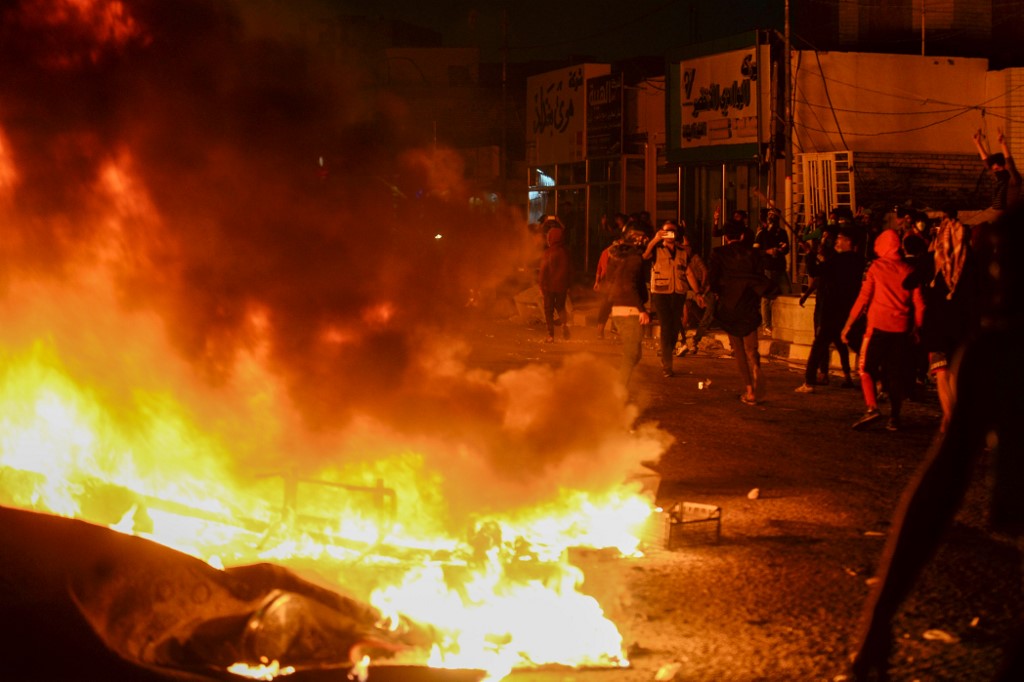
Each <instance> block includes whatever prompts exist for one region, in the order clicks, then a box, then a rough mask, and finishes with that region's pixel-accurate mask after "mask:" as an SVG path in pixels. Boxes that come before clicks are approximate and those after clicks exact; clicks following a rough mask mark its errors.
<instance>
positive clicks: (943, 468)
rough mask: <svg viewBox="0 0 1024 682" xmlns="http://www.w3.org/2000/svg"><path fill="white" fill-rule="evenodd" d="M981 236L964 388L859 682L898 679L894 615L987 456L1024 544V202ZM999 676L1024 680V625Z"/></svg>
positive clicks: (918, 495)
mask: <svg viewBox="0 0 1024 682" xmlns="http://www.w3.org/2000/svg"><path fill="white" fill-rule="evenodd" d="M978 230H979V234H978V235H977V239H976V241H975V243H976V245H977V257H978V259H979V262H980V264H981V268H980V270H981V273H983V274H982V277H981V279H980V281H979V283H978V286H979V291H980V295H979V296H978V307H977V311H978V314H977V317H976V320H975V323H974V324H973V325H972V331H971V332H970V333H969V334H968V335H967V336H966V337H965V341H964V342H963V343H962V344H961V345H960V346H959V348H958V349H957V351H956V352H955V353H954V357H953V361H952V363H951V373H952V377H953V383H954V386H955V391H954V393H955V396H954V399H953V406H952V411H951V414H950V418H949V423H948V425H947V426H946V429H945V432H939V433H938V435H937V437H936V440H935V441H934V442H933V443H932V445H931V447H930V448H929V450H928V453H927V456H926V458H925V461H924V462H923V463H922V465H921V467H920V468H919V470H918V471H917V472H916V474H915V476H914V478H913V479H912V480H911V482H910V484H909V485H908V487H907V489H906V490H905V491H904V494H903V497H902V498H901V501H900V504H899V507H898V509H897V512H896V514H895V517H894V523H893V532H892V533H891V534H890V535H889V537H888V539H887V541H886V544H885V547H884V549H883V551H882V556H881V559H880V561H879V566H878V570H877V574H876V575H877V577H878V578H879V581H878V582H877V583H876V584H875V586H874V588H873V591H872V593H871V594H870V596H869V598H868V601H867V602H866V604H865V607H864V611H863V617H862V624H861V629H860V632H859V634H858V640H857V645H856V650H855V652H854V653H853V655H852V657H851V661H852V667H851V671H850V672H851V676H852V678H853V679H854V680H857V681H864V680H886V679H888V669H889V654H890V652H891V650H892V646H893V633H892V620H893V617H894V616H895V614H896V613H897V611H898V610H899V608H900V606H901V605H902V603H903V601H904V600H905V599H906V597H907V595H908V594H909V592H910V591H911V589H912V588H913V586H914V584H915V582H916V580H917V578H918V576H919V575H920V573H921V571H922V569H923V568H924V566H925V565H926V564H927V563H928V562H929V561H930V560H931V559H932V557H933V556H934V554H935V552H936V550H937V548H938V546H939V544H940V543H941V542H942V538H943V535H944V533H945V531H946V530H947V529H948V528H949V526H950V525H951V524H952V521H953V519H954V517H955V516H956V513H957V511H958V509H959V508H960V506H961V504H962V503H963V500H964V497H965V495H966V493H967V490H968V487H969V483H970V480H971V475H970V474H971V471H972V469H973V468H974V467H975V466H977V465H978V463H979V460H981V459H982V457H981V455H983V454H985V455H986V457H985V458H984V459H985V460H987V461H991V462H992V464H993V467H994V468H993V471H992V473H993V474H994V475H993V477H992V480H993V490H992V494H991V503H990V508H989V523H990V525H991V527H992V529H993V530H995V531H998V532H1000V533H1003V534H1006V535H1009V536H1011V537H1013V538H1015V539H1016V542H1017V547H1018V550H1020V549H1022V548H1024V545H1022V543H1021V539H1022V538H1024V495H1022V494H1021V491H1022V490H1024V437H1022V436H1024V429H1022V426H1021V415H1024V392H1022V391H1021V387H1022V386H1024V363H1021V361H1020V358H1019V355H1020V342H1021V338H1022V334H1024V315H1022V313H1024V305H1022V300H1021V293H1022V286H1021V270H1020V268H1019V267H1016V265H1017V263H1016V261H1017V259H1018V258H1019V254H1020V253H1021V249H1022V248H1024V245H1022V244H1021V236H1022V235H1024V204H1022V203H1020V202H1018V203H1016V204H1014V205H1013V206H1012V208H1010V209H1008V211H1007V212H1006V213H1005V214H1003V215H1002V216H1001V217H1000V218H999V219H998V220H997V221H996V222H995V223H991V224H984V225H981V226H979V228H978ZM1014 644H1015V647H1012V648H1009V649H1008V652H1009V653H1008V656H1007V657H1006V659H1005V660H1004V661H1003V670H1002V672H1001V673H1000V674H999V676H998V677H997V678H996V679H997V680H998V681H999V682H1010V681H1011V680H1014V681H1016V680H1022V679H1024V631H1019V632H1017V633H1015V642H1014Z"/></svg>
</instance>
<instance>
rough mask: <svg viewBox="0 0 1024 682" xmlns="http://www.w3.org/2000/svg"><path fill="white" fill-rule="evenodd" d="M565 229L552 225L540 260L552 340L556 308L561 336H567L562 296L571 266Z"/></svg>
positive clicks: (545, 304) (567, 328) (540, 275)
mask: <svg viewBox="0 0 1024 682" xmlns="http://www.w3.org/2000/svg"><path fill="white" fill-rule="evenodd" d="M563 236H564V231H563V230H562V228H561V227H552V228H551V229H549V230H548V233H547V242H548V247H547V248H546V249H544V254H543V255H542V256H541V260H540V273H539V280H540V282H539V284H540V290H541V293H543V294H544V322H545V323H546V324H547V327H548V336H547V339H545V340H546V341H547V342H549V343H550V342H551V341H554V340H555V311H556V310H557V311H558V319H559V321H561V323H562V336H563V337H564V338H566V339H567V338H569V318H568V315H567V314H566V310H565V306H566V304H565V299H566V296H567V295H568V293H569V285H570V284H571V283H572V269H571V267H570V262H569V252H568V251H567V250H566V248H565V244H564V243H563Z"/></svg>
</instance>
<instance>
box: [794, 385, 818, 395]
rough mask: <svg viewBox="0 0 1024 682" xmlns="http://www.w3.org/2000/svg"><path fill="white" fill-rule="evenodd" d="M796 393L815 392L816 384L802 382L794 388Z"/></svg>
mask: <svg viewBox="0 0 1024 682" xmlns="http://www.w3.org/2000/svg"><path fill="white" fill-rule="evenodd" d="M794 390H795V392H796V393H814V386H811V385H810V384H800V385H799V386H797V387H796V389H794Z"/></svg>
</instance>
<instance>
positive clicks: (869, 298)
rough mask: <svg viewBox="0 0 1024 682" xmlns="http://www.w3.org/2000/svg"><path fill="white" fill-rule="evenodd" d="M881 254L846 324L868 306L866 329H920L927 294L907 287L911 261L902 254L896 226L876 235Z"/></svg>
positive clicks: (904, 330) (876, 249)
mask: <svg viewBox="0 0 1024 682" xmlns="http://www.w3.org/2000/svg"><path fill="white" fill-rule="evenodd" d="M875 253H876V254H877V255H878V258H876V259H875V260H874V261H872V262H871V265H870V266H869V267H868V271H867V274H866V275H865V277H864V283H863V284H861V287H860V294H858V296H857V300H856V302H855V303H854V304H853V308H851V309H850V315H849V317H848V318H847V322H846V324H847V326H850V325H852V324H853V322H854V320H856V319H857V318H858V317H860V316H861V314H862V313H863V312H864V310H865V308H866V309H867V315H868V319H867V333H870V332H871V331H872V330H873V329H877V330H879V331H884V332H908V331H911V330H912V329H919V328H920V327H921V323H922V322H923V321H924V297H923V296H922V295H921V288H920V287H914V288H913V289H910V290H907V289H906V288H904V286H903V282H904V280H906V279H907V276H908V275H910V273H911V272H913V268H911V267H910V264H909V263H907V262H906V261H905V260H903V256H901V255H900V236H899V234H898V233H897V232H896V231H895V230H885V231H884V232H882V233H881V234H880V235H878V238H877V239H875Z"/></svg>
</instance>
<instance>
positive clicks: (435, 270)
mask: <svg viewBox="0 0 1024 682" xmlns="http://www.w3.org/2000/svg"><path fill="white" fill-rule="evenodd" d="M286 6H289V5H288V3H278V4H277V5H273V6H271V5H267V4H266V3H264V4H263V5H262V8H263V9H264V10H268V11H269V9H272V7H286ZM259 18H260V19H261V20H262V21H263V23H260V22H257V21H255V19H254V18H253V17H245V16H243V15H242V14H240V13H239V11H238V9H237V7H236V6H235V5H234V4H232V3H229V2H224V1H218V0H176V1H175V2H173V3H168V2H161V1H157V0H152V1H150V0H125V1H123V2H95V3H72V2H69V1H65V0H34V1H27V0H26V1H25V2H20V3H15V4H8V5H7V7H6V9H5V10H4V14H3V17H2V21H3V28H2V34H0V59H2V60H3V63H4V65H5V67H4V69H2V70H0V211H2V216H3V220H4V222H5V230H6V231H7V232H8V234H7V238H6V239H5V240H4V241H3V243H2V245H0V249H2V251H0V253H2V257H3V259H4V268H3V274H2V275H0V277H2V278H3V279H2V281H0V285H2V286H3V291H2V292H0V293H3V294H6V295H8V296H10V295H11V293H12V291H13V290H14V288H16V287H15V285H16V283H18V282H22V281H26V280H33V281H39V282H47V281H50V282H59V281H62V280H64V279H65V278H67V277H68V276H69V273H72V272H81V271H82V270H83V269H88V268H90V267H93V266H102V267H103V268H104V270H103V271H104V272H107V273H109V274H110V277H111V280H112V287H113V290H114V295H113V300H114V301H115V303H113V305H116V306H119V307H120V309H122V310H124V311H131V312H133V314H144V315H149V316H154V317H155V319H158V320H160V322H161V328H162V330H163V333H164V334H165V335H166V339H167V343H168V347H169V348H170V352H172V353H173V354H174V356H175V362H181V363H183V364H184V366H187V367H188V368H190V371H191V372H193V373H194V376H195V377H196V378H197V380H198V381H200V383H201V384H202V385H203V386H205V387H207V388H208V389H209V390H210V391H211V392H212V393H211V395H212V394H213V393H215V392H216V391H218V390H229V389H233V390H237V389H238V387H239V386H240V385H243V384H245V382H242V381H240V379H239V376H238V374H239V367H240V366H241V365H242V364H243V363H244V362H247V361H249V360H251V359H252V358H257V359H258V360H259V362H260V363H261V364H263V365H264V366H265V368H266V372H267V376H269V377H271V378H272V380H273V382H274V384H275V388H277V389H279V390H280V392H281V394H282V395H285V396H287V399H288V401H289V402H290V405H291V407H292V409H294V411H295V413H296V417H295V420H296V422H297V423H299V424H301V429H302V430H303V431H304V432H305V433H306V436H304V438H306V439H308V440H306V441H305V443H306V444H307V445H308V443H310V442H313V441H314V440H315V439H316V438H326V439H328V440H331V438H332V437H331V434H335V433H343V432H345V430H346V429H352V428H354V425H356V424H362V425H364V426H365V425H366V424H372V425H374V427H373V428H375V429H379V430H380V433H387V434H389V435H388V438H393V439H394V442H396V443H397V442H400V441H402V440H403V439H406V440H407V442H413V443H416V444H417V446H418V447H421V448H423V449H424V451H426V452H430V453H433V455H432V456H434V457H436V458H438V459H439V460H440V459H443V460H444V462H445V466H448V467H450V469H451V471H450V472H449V473H448V480H450V481H451V483H450V485H451V487H452V488H453V491H452V492H453V494H454V489H456V488H459V489H462V490H464V491H465V490H468V489H470V488H471V487H472V484H471V481H473V480H475V481H477V484H476V488H477V490H479V489H480V488H481V486H480V483H479V482H480V481H493V482H494V485H495V486H500V487H499V488H498V489H496V490H494V491H492V492H491V495H490V497H491V499H490V501H491V502H492V503H493V504H502V503H503V502H508V503H509V504H511V503H512V500H514V499H518V500H520V501H522V500H523V491H524V490H534V491H536V490H544V489H545V488H555V487H557V486H558V485H561V484H562V483H563V482H564V481H567V480H573V481H578V480H581V479H580V476H581V473H580V472H586V471H589V470H591V469H594V468H596V469H598V470H600V471H604V472H608V471H611V472H612V473H611V474H609V473H603V474H600V475H596V476H597V477H598V478H600V477H607V476H616V475H618V473H619V472H621V471H622V469H623V468H624V467H625V466H627V464H626V462H625V461H624V460H635V459H636V458H638V457H645V456H652V455H656V454H657V452H658V451H659V449H660V448H661V447H663V445H664V442H663V441H664V437H663V436H659V435H657V434H648V435H647V436H645V437H644V438H642V439H640V440H639V441H638V440H637V439H636V438H635V437H630V436H628V432H629V429H630V428H631V425H632V421H633V420H634V419H635V417H636V414H635V413H634V412H632V411H630V410H629V409H626V408H625V406H624V404H625V396H624V394H623V393H622V392H621V390H620V389H618V388H616V385H615V381H614V376H613V373H612V372H611V371H610V370H609V369H608V368H607V367H605V366H603V365H602V364H601V363H598V362H596V361H594V360H593V359H592V358H587V357H580V358H576V359H573V360H571V361H569V362H567V363H566V364H565V365H564V366H562V367H557V368H552V367H546V366H544V367H540V366H538V367H526V368H524V369H521V370H516V371H512V372H507V373H505V374H501V375H494V374H490V373H487V372H481V371H479V370H472V369H470V368H469V366H468V363H467V362H466V361H465V358H466V357H467V355H468V347H467V346H466V345H465V344H464V343H462V342H459V341H458V339H459V338H461V336H462V332H463V327H464V324H465V317H466V315H465V308H464V305H465V302H466V299H467V295H468V291H469V289H470V288H476V289H480V288H486V287H489V286H494V285H496V284H498V283H499V282H500V281H502V280H503V279H505V278H506V277H508V276H509V274H510V273H511V271H512V269H513V268H514V266H516V265H518V264H519V262H520V261H521V259H522V254H523V249H524V248H526V247H525V245H524V238H525V234H524V232H525V230H524V229H523V228H524V227H525V226H524V225H523V224H522V221H521V217H520V216H517V215H515V214H513V213H511V212H504V211H497V212H480V211H474V210H471V209H470V207H469V205H468V202H466V201H464V192H465V188H464V187H463V181H462V168H461V165H460V162H459V157H458V155H457V154H455V153H454V152H452V151H450V150H445V149H443V148H434V147H433V146H429V145H424V144H423V141H422V140H417V139H415V138H414V137H413V136H412V134H411V133H410V130H411V127H410V126H408V125H407V123H408V121H409V117H414V116H415V115H416V113H415V111H414V110H413V108H412V107H411V105H409V104H408V103H404V102H401V101H399V100H397V99H395V98H394V97H392V96H384V95H380V94H376V90H375V89H374V88H371V87H367V86H366V84H367V82H369V76H368V74H366V73H362V72H360V71H358V70H355V69H348V68H345V67H344V65H339V64H337V63H333V62H328V61H326V60H323V59H321V58H320V56H318V54H317V53H316V52H315V51H313V50H311V49H309V48H308V47H307V46H306V45H303V44H299V43H296V42H290V41H289V40H287V39H285V38H284V37H274V36H272V35H271V34H269V33H268V32H266V31H260V32H252V31H250V30H249V29H250V28H252V27H253V26H255V25H257V24H259V25H262V26H265V25H266V21H267V20H268V16H267V15H266V14H263V15H260V17H259ZM270 18H272V17H270ZM438 233H441V234H443V238H442V239H435V235H437V234H438ZM94 331H95V330H94ZM69 345H73V342H69ZM100 345H102V344H100ZM79 347H80V348H82V347H84V345H80V346H79ZM114 352H115V353H116V351H114ZM154 361H157V360H154ZM107 366H109V365H107ZM97 371H99V370H97ZM248 388H250V389H251V388H252V387H251V386H249V387H248ZM210 402H211V403H212V402H214V400H213V399H212V398H211V399H210ZM224 409H225V408H222V411H223V410H224ZM296 428H299V427H296ZM316 434H320V435H319V436H317V435H316ZM381 437H382V438H383V436H381ZM353 440H355V441H358V440H359V439H358V438H354V439H353ZM289 442H290V443H291V444H292V445H293V446H294V447H293V448H292V449H291V451H290V452H289V453H288V456H289V458H290V460H291V464H292V465H295V464H298V465H300V466H308V467H309V468H315V467H316V466H319V465H322V464H323V462H322V461H321V460H322V458H323V456H324V455H323V449H318V448H311V450H312V451H313V452H311V453H307V452H305V451H304V450H303V447H302V443H303V440H302V439H301V438H299V437H297V436H296V437H292V439H291V440H290V441H289ZM331 442H332V447H331V448H330V450H331V453H332V454H331V456H332V457H335V456H339V455H338V452H337V450H336V448H335V446H338V444H339V443H340V442H344V440H337V439H334V440H331ZM239 444H240V445H239V447H240V448H243V449H244V448H246V447H248V448H251V450H250V451H248V452H242V453H239V454H240V456H241V457H243V458H244V457H248V458H250V459H251V460H259V461H260V463H261V464H269V463H270V460H272V459H273V457H274V456H275V455H272V454H270V452H269V451H270V450H271V448H269V447H267V451H259V450H260V448H259V447H257V446H255V445H251V444H249V445H246V444H245V441H244V440H240V441H239ZM280 445H281V443H277V444H275V446H276V447H275V448H274V451H275V452H277V451H278V450H280V449H281V448H280ZM594 458H603V459H604V460H605V461H606V462H607V463H608V466H597V467H595V464H597V463H598V462H595V460H594ZM588 467H589V468H588ZM594 477H595V474H593V473H587V474H584V475H583V479H588V478H594ZM538 480H543V481H546V482H547V483H546V484H545V485H540V486H538V485H536V483H537V481H538ZM592 482H593V483H595V484H596V483H600V482H601V481H592ZM478 496H479V495H478ZM466 504H467V506H469V501H468V499H467V502H466Z"/></svg>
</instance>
